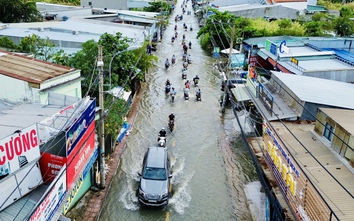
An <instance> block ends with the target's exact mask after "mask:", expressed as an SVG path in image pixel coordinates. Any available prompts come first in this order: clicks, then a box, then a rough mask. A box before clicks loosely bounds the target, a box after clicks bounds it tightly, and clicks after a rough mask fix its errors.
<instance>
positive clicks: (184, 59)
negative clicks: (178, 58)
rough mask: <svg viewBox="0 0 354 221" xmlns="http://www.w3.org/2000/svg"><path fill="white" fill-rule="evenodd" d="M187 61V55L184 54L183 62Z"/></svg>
mask: <svg viewBox="0 0 354 221" xmlns="http://www.w3.org/2000/svg"><path fill="white" fill-rule="evenodd" d="M186 60H187V53H183V61H186Z"/></svg>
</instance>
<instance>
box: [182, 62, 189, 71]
mask: <svg viewBox="0 0 354 221" xmlns="http://www.w3.org/2000/svg"><path fill="white" fill-rule="evenodd" d="M183 68H185V69H187V68H188V62H187V61H185V62H183Z"/></svg>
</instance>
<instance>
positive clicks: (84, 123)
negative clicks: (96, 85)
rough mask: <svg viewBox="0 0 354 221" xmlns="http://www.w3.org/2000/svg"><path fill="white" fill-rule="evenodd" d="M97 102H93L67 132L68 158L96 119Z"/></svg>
mask: <svg viewBox="0 0 354 221" xmlns="http://www.w3.org/2000/svg"><path fill="white" fill-rule="evenodd" d="M95 108H96V100H92V101H91V103H89V105H88V106H87V108H86V109H85V110H84V112H83V113H82V115H81V116H80V118H79V119H77V120H76V121H75V123H74V124H73V125H72V126H71V127H70V128H69V129H68V130H67V132H66V150H67V156H69V155H70V153H71V151H72V150H73V149H74V148H75V146H76V144H77V143H78V141H79V140H80V139H81V137H82V136H83V134H85V132H86V130H87V127H88V126H89V125H90V124H91V123H92V121H93V120H94V119H95Z"/></svg>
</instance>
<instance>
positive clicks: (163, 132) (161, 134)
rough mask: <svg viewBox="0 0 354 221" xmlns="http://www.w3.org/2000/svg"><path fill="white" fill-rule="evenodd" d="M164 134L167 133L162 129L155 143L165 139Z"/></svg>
mask: <svg viewBox="0 0 354 221" xmlns="http://www.w3.org/2000/svg"><path fill="white" fill-rule="evenodd" d="M166 134H167V132H166V130H165V128H164V127H163V128H162V129H161V130H160V132H159V136H158V138H157V141H159V140H160V137H166Z"/></svg>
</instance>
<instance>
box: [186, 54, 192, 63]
mask: <svg viewBox="0 0 354 221" xmlns="http://www.w3.org/2000/svg"><path fill="white" fill-rule="evenodd" d="M187 62H188V64H192V58H191V55H190V54H189V55H188V58H187Z"/></svg>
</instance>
